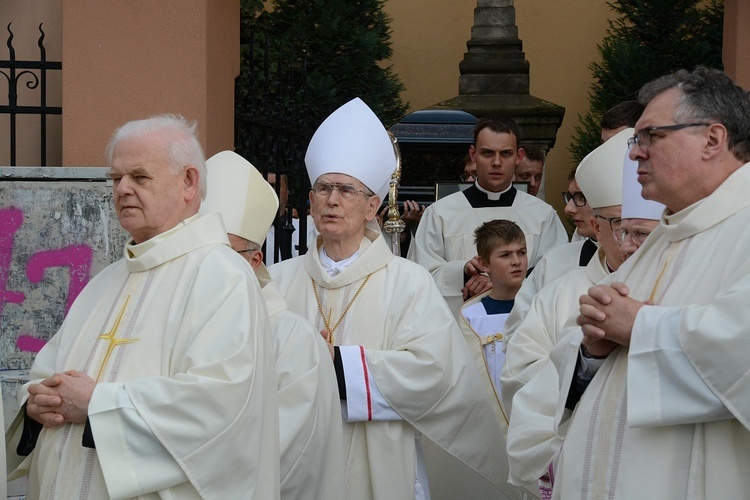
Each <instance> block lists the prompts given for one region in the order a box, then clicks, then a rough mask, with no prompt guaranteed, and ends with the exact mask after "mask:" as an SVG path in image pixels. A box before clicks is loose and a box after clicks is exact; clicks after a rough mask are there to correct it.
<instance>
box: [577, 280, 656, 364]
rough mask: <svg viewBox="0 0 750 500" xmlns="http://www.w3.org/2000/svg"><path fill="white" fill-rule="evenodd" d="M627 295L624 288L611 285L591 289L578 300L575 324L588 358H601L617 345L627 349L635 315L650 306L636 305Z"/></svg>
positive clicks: (651, 303) (614, 284)
mask: <svg viewBox="0 0 750 500" xmlns="http://www.w3.org/2000/svg"><path fill="white" fill-rule="evenodd" d="M629 293H630V289H629V288H628V287H627V285H625V284H624V283H619V282H614V283H612V284H611V285H596V286H593V287H591V288H589V292H588V294H587V295H581V297H580V298H579V300H578V302H579V304H580V306H581V307H580V314H579V315H578V317H577V318H576V322H577V323H578V324H579V325H580V326H581V330H583V341H582V344H583V345H584V346H585V347H586V351H588V353H589V354H590V355H591V356H594V357H601V358H603V357H606V356H607V355H608V354H609V353H610V352H612V351H613V350H614V349H615V348H616V347H617V346H619V345H622V346H629V345H630V336H631V333H632V330H633V324H634V323H635V317H636V315H637V314H638V311H639V310H640V309H641V307H643V306H647V305H653V302H652V301H650V300H649V301H646V302H640V301H638V300H635V299H633V298H631V297H629V296H628V294H629Z"/></svg>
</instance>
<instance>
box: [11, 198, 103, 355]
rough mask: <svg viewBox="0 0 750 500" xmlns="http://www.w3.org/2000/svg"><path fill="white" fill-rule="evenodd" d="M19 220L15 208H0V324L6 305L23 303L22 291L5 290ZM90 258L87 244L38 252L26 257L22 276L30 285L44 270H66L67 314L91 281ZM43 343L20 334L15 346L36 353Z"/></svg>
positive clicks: (90, 254) (18, 212)
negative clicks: (59, 268)
mask: <svg viewBox="0 0 750 500" xmlns="http://www.w3.org/2000/svg"><path fill="white" fill-rule="evenodd" d="M23 220H24V215H23V211H22V210H20V209H18V208H15V207H12V208H4V209H0V321H1V319H2V313H3V307H4V306H5V304H6V303H11V304H21V303H22V302H23V301H24V300H26V295H25V294H24V293H23V292H19V291H15V290H8V275H9V271H10V265H11V262H12V257H13V238H14V236H15V234H16V232H18V230H19V228H20V227H21V226H22V224H23ZM93 257H94V251H93V249H92V248H91V247H89V246H87V245H70V246H67V247H64V248H59V249H52V250H41V251H39V252H36V253H35V254H33V255H32V256H31V258H29V261H28V262H27V265H26V277H27V278H28V280H29V281H30V282H31V283H39V282H40V281H42V279H43V278H44V273H45V270H47V269H50V268H54V267H67V268H68V276H69V277H70V280H69V283H68V296H67V301H66V304H65V314H67V313H68V311H69V310H70V307H71V306H72V305H73V302H74V301H75V299H76V297H78V294H79V293H81V290H83V288H84V287H85V286H86V284H87V283H88V282H89V279H91V262H92V260H93ZM45 342H46V341H45V340H44V339H40V338H37V337H34V336H32V335H20V336H19V337H18V340H17V342H16V346H17V347H18V349H19V350H21V351H27V352H39V350H40V349H41V348H42V346H44V344H45Z"/></svg>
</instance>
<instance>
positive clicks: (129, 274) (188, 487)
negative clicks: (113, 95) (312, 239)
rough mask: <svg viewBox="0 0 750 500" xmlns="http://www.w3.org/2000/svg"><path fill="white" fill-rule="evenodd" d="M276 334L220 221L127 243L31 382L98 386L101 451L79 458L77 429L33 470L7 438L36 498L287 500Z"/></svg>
mask: <svg viewBox="0 0 750 500" xmlns="http://www.w3.org/2000/svg"><path fill="white" fill-rule="evenodd" d="M269 330H270V326H269V322H268V315H267V312H266V308H265V305H264V304H263V299H262V297H261V293H260V287H259V286H258V282H257V280H256V278H255V276H254V274H253V273H252V270H251V269H249V267H248V266H247V265H246V263H245V262H244V261H243V260H242V258H241V257H240V256H239V255H237V253H236V252H234V251H232V250H231V248H230V247H229V242H228V240H227V235H226V231H225V230H224V227H223V224H222V222H221V218H220V216H218V215H217V214H208V215H206V216H203V217H199V216H195V217H192V218H190V219H188V220H187V221H183V222H181V223H180V224H178V225H177V226H176V227H175V228H173V229H171V230H169V231H167V232H165V233H162V234H160V235H158V236H156V237H154V238H152V239H150V240H148V241H146V242H144V243H141V244H140V245H134V244H133V243H132V242H131V243H128V244H127V245H126V248H125V258H124V259H122V260H120V261H118V262H116V263H114V264H112V265H110V266H109V267H107V268H106V269H104V270H103V271H102V272H101V273H99V274H98V275H97V276H96V277H95V278H94V279H92V280H91V282H90V283H89V284H88V285H87V286H86V288H85V289H84V290H83V292H82V293H81V295H80V296H79V297H78V298H77V299H76V301H75V303H74V304H73V306H72V308H71V310H70V312H69V313H68V316H67V318H66V319H65V321H64V323H63V325H62V327H61V328H60V330H59V331H58V332H57V334H56V335H55V336H54V337H53V338H52V339H51V340H50V342H49V343H48V344H47V345H45V346H44V348H43V349H42V350H41V351H40V352H39V354H38V355H37V357H36V360H35V362H34V364H33V366H32V369H31V379H32V380H33V381H40V380H41V379H44V378H46V377H48V376H50V375H52V374H54V373H58V372H63V371H66V370H82V371H84V372H86V373H87V374H88V375H89V376H91V377H92V378H94V379H95V380H97V385H96V387H95V389H94V392H93V394H92V396H91V400H90V403H89V408H88V415H89V422H90V424H91V430H92V432H93V438H94V442H95V445H96V449H93V448H87V447H83V446H82V434H83V428H84V426H83V425H81V424H64V425H61V426H58V427H54V428H48V429H43V430H42V431H41V433H40V434H39V437H38V441H37V442H36V446H35V448H34V450H33V452H31V454H30V455H29V456H28V457H26V459H25V460H23V457H18V456H17V455H16V453H15V446H16V444H17V440H15V441H14V440H13V438H12V436H9V437H11V442H10V446H8V445H7V444H6V446H7V447H8V452H9V454H10V456H9V463H13V465H16V464H18V462H19V461H20V460H23V464H21V470H24V469H25V470H27V471H28V473H29V497H30V498H61V499H73V498H75V499H79V498H92V499H97V500H98V499H105V498H108V497H112V498H132V497H138V498H174V499H177V498H179V499H186V498H207V499H226V498H258V499H261V498H262V499H266V498H278V494H279V493H278V491H279V458H278V457H279V455H278V448H279V441H278V439H279V438H278V407H277V403H276V375H275V369H274V363H273V362H272V360H273V359H274V357H273V349H272V343H271V342H270V341H269V335H268V332H269ZM24 395H27V393H26V391H25V390H24V391H22V393H21V396H22V397H23V396H24ZM24 399H25V398H24ZM24 410H25V407H22V410H21V412H19V415H18V417H17V421H18V420H22V419H23V416H22V414H21V413H22V412H24ZM19 417H20V418H19ZM17 427H20V426H17ZM13 430H14V429H13V428H11V429H10V431H11V433H12V431H13ZM18 434H20V429H19V432H18V433H17V434H15V435H16V436H18ZM19 472H20V471H19Z"/></svg>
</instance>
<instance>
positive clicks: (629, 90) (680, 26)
mask: <svg viewBox="0 0 750 500" xmlns="http://www.w3.org/2000/svg"><path fill="white" fill-rule="evenodd" d="M608 5H609V6H610V7H611V8H612V10H613V11H614V12H615V13H616V14H617V17H616V18H615V19H614V20H611V21H609V28H608V29H607V34H606V36H605V37H604V40H603V41H602V43H601V45H599V46H598V49H599V54H600V55H601V62H594V63H592V64H590V65H589V68H590V69H591V73H592V75H593V77H594V83H593V84H592V85H591V90H590V92H589V102H590V110H589V112H588V113H587V114H586V115H584V116H581V115H579V116H578V122H579V125H578V126H576V132H575V135H574V137H573V142H572V144H571V146H570V148H569V150H570V151H571V153H573V157H574V159H575V161H576V162H578V161H580V160H581V159H582V158H583V157H584V156H586V155H587V154H588V153H589V152H591V151H592V150H593V149H595V148H596V147H597V146H599V145H600V144H601V140H600V139H599V137H600V132H601V128H600V125H599V124H600V121H601V117H602V115H603V114H604V112H605V111H607V110H608V109H609V108H611V107H612V106H614V105H615V104H618V103H620V102H622V101H627V100H632V99H635V98H636V96H637V93H638V90H639V89H640V88H641V86H642V85H643V84H645V83H647V82H649V81H651V80H653V79H655V78H657V77H659V76H662V75H665V74H667V73H671V72H673V71H676V70H678V69H683V68H685V69H692V68H694V67H695V66H697V65H699V64H702V65H704V66H710V67H713V68H719V69H721V68H722V63H721V41H722V30H723V22H724V5H723V0H708V1H707V2H702V1H701V0H617V1H614V2H611V3H608Z"/></svg>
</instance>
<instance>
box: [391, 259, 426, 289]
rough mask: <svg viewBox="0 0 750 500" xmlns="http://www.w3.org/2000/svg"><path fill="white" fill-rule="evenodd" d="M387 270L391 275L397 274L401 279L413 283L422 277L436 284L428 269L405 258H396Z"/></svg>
mask: <svg viewBox="0 0 750 500" xmlns="http://www.w3.org/2000/svg"><path fill="white" fill-rule="evenodd" d="M386 268H387V270H388V272H389V273H391V272H392V273H395V274H396V276H398V278H399V279H404V280H406V281H412V280H414V279H415V278H417V277H419V276H421V277H422V278H424V279H427V280H428V281H432V282H433V283H434V279H433V278H432V275H431V274H430V272H429V271H428V270H427V269H425V268H424V267H423V266H422V265H421V264H417V263H416V262H412V261H410V260H408V259H404V258H403V257H397V256H394V257H393V259H392V260H391V261H390V262H389V263H388V266H387V267H386Z"/></svg>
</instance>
